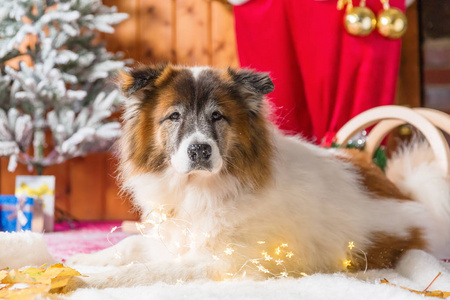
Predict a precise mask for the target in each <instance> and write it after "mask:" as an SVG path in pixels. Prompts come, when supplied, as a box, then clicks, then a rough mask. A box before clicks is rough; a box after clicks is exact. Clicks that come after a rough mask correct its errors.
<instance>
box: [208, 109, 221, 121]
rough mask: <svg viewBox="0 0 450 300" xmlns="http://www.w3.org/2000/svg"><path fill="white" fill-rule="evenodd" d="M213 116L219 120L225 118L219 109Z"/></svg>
mask: <svg viewBox="0 0 450 300" xmlns="http://www.w3.org/2000/svg"><path fill="white" fill-rule="evenodd" d="M211 117H212V119H213V121H219V120H221V119H222V118H223V116H222V114H221V113H220V112H218V111H215V112H213V113H212V115H211Z"/></svg>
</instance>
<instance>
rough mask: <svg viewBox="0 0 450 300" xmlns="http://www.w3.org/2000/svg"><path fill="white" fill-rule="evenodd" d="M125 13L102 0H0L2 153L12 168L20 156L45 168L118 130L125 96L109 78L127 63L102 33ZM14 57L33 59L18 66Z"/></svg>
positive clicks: (103, 143) (105, 144) (105, 143)
mask: <svg viewBox="0 0 450 300" xmlns="http://www.w3.org/2000/svg"><path fill="white" fill-rule="evenodd" d="M126 18H127V15H126V14H124V13H118V12H117V11H116V8H115V7H108V6H105V5H103V4H102V2H101V0H0V155H3V156H9V157H10V164H9V167H8V169H9V170H10V171H12V170H14V169H15V167H16V165H17V162H21V163H24V164H26V165H28V166H29V167H36V168H37V169H38V172H39V173H41V172H42V169H43V168H44V167H47V166H49V165H53V164H57V163H61V162H63V161H65V160H67V159H70V158H73V157H76V156H82V155H86V154H87V153H91V152H99V151H104V150H106V149H108V148H109V147H110V146H111V144H112V142H113V141H114V140H115V139H116V138H117V137H118V136H119V134H120V124H119V123H118V122H116V121H115V120H112V119H111V115H112V114H113V112H114V111H115V110H116V109H117V107H118V104H119V103H120V102H121V100H122V98H121V95H120V93H118V91H117V90H116V88H115V87H114V85H112V84H111V83H110V80H109V78H110V77H111V75H113V73H114V72H115V71H116V70H117V69H120V68H123V67H124V66H125V62H124V61H123V60H121V56H120V54H113V53H110V52H107V51H106V49H105V47H104V45H103V44H101V43H96V42H95V38H96V34H97V32H104V33H113V32H114V28H113V25H115V24H118V23H120V22H121V21H123V20H124V19H126ZM14 58H15V59H16V60H22V58H28V61H27V63H26V62H25V61H22V62H20V63H19V64H18V67H17V66H15V67H13V66H10V65H11V63H10V62H11V59H14ZM30 61H31V63H30ZM49 133H51V137H52V139H53V143H52V144H53V147H52V149H49V151H44V149H46V148H48V145H47V144H46V136H47V141H48V135H49ZM31 145H32V146H33V151H32V153H33V155H30V153H31V151H30V148H31ZM45 153H48V154H47V155H45Z"/></svg>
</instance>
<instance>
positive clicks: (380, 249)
mask: <svg viewBox="0 0 450 300" xmlns="http://www.w3.org/2000/svg"><path fill="white" fill-rule="evenodd" d="M122 88H123V92H124V94H125V95H126V96H127V97H128V99H127V100H126V105H125V112H124V133H123V136H122V138H121V140H120V142H119V151H120V160H121V164H120V170H121V179H122V181H123V187H124V189H125V190H126V191H128V192H130V193H131V194H132V196H133V199H134V202H135V204H136V206H137V207H138V208H139V209H140V210H141V212H142V216H143V219H144V220H145V221H146V222H147V224H149V225H153V226H149V227H152V228H153V229H152V230H153V231H157V233H152V232H151V230H150V232H148V233H146V234H145V235H137V236H132V237H129V238H127V239H125V240H123V241H122V242H120V243H119V244H117V245H116V246H114V247H111V248H109V249H106V250H103V251H100V252H98V253H94V254H88V255H86V254H83V255H77V256H74V257H73V258H72V259H71V260H69V263H70V264H87V265H119V266H120V265H121V266H122V267H120V268H116V269H115V270H114V271H111V272H110V273H108V274H106V275H96V276H92V277H89V278H85V279H83V280H84V283H82V285H90V286H97V287H112V286H123V285H127V286H130V285H145V284H151V283H153V282H156V281H165V282H171V283H175V282H177V280H183V281H187V280H195V279H214V280H220V279H224V278H229V276H230V274H231V276H236V275H238V276H241V275H242V274H243V273H244V272H245V274H247V277H251V278H266V277H267V276H279V275H283V276H285V275H292V276H296V275H299V274H304V273H307V274H310V273H314V272H339V271H343V270H349V269H350V270H361V269H365V268H367V267H368V268H389V267H392V266H394V265H395V263H396V262H397V261H398V260H399V258H400V257H401V256H402V254H404V253H405V252H406V251H408V250H409V249H423V250H425V251H427V252H430V253H432V254H434V255H436V256H440V255H442V251H443V250H444V248H445V247H444V246H445V245H446V243H447V241H448V240H449V235H450V233H449V228H450V227H449V224H450V197H449V195H450V193H449V183H448V181H447V179H446V178H445V177H444V176H443V175H442V174H441V173H440V172H441V171H440V168H439V166H438V165H437V163H436V162H435V161H434V160H433V156H432V153H431V151H429V149H428V147H427V146H426V145H425V144H416V145H414V146H412V147H409V148H406V149H404V150H403V151H401V152H400V153H399V154H398V155H397V156H394V157H393V158H392V159H391V160H390V161H389V163H388V168H387V173H386V174H387V177H386V176H385V175H384V173H383V172H382V171H381V170H380V169H379V168H377V167H376V166H374V165H371V164H368V163H366V159H365V158H364V157H363V156H362V155H363V154H361V153H359V152H357V151H356V150H355V151H348V150H324V149H321V148H319V147H317V146H315V145H312V144H309V143H307V142H305V141H303V140H302V139H301V138H299V137H289V136H285V135H283V134H282V133H280V132H279V131H278V130H277V129H276V128H275V127H274V126H273V125H271V123H270V122H269V121H268V114H269V111H268V105H266V103H265V100H264V95H266V94H268V93H270V92H271V91H272V90H273V89H274V85H273V83H272V81H271V79H270V77H269V76H268V75H267V74H264V73H254V72H252V71H249V70H233V69H214V68H209V67H193V68H187V67H179V66H173V65H160V66H152V67H145V68H139V69H136V70H133V71H131V72H130V73H123V74H122ZM388 178H390V179H391V180H389V179H388ZM155 211H156V212H158V213H156V214H155ZM350 242H353V244H352V245H355V247H357V248H355V249H350V248H352V247H348V245H349V243H350ZM280 247H281V248H280ZM261 252H262V253H263V256H262V255H261ZM133 262H134V263H133ZM131 263H133V264H131Z"/></svg>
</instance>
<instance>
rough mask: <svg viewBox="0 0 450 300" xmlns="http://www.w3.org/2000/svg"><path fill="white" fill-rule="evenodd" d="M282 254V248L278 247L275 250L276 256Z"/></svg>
mask: <svg viewBox="0 0 450 300" xmlns="http://www.w3.org/2000/svg"><path fill="white" fill-rule="evenodd" d="M280 253H281V249H280V247H277V248H276V249H275V254H276V255H280Z"/></svg>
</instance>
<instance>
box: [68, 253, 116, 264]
mask: <svg viewBox="0 0 450 300" xmlns="http://www.w3.org/2000/svg"><path fill="white" fill-rule="evenodd" d="M66 264H67V265H69V266H73V265H83V266H108V265H114V259H111V258H108V257H105V256H104V257H101V256H100V255H98V254H97V253H92V254H86V253H80V254H75V255H74V256H72V257H70V258H68V259H67V260H66Z"/></svg>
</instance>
